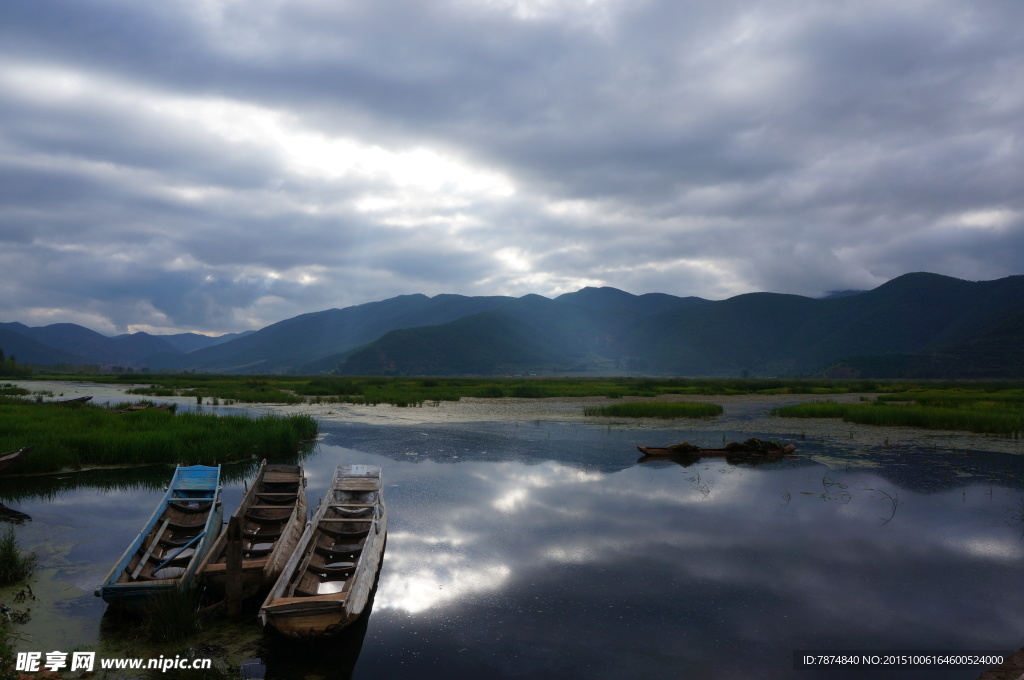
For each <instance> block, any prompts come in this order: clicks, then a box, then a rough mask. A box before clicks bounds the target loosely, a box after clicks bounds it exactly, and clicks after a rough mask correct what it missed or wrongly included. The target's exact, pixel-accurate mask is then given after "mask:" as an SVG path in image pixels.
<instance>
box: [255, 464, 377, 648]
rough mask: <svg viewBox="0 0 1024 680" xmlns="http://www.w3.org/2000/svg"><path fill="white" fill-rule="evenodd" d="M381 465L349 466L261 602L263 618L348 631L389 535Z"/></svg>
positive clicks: (284, 626)
mask: <svg viewBox="0 0 1024 680" xmlns="http://www.w3.org/2000/svg"><path fill="white" fill-rule="evenodd" d="M387 529H388V516H387V509H386V508H385V507H384V497H383V487H382V484H381V470H380V468H379V467H377V466H376V465H343V466H340V467H339V468H338V469H337V470H335V473H334V479H333V480H332V481H331V486H330V488H329V489H328V491H327V493H326V494H325V496H324V499H323V501H322V502H321V503H320V507H319V508H317V511H316V516H315V517H314V518H313V519H312V521H310V522H309V524H307V525H306V530H305V531H304V532H303V534H302V538H301V539H299V545H298V548H296V550H295V553H294V554H293V555H292V557H291V559H290V560H288V564H286V565H285V567H284V571H283V572H282V573H281V577H280V578H279V579H278V580H277V583H275V584H274V587H273V589H272V590H271V591H270V594H269V595H267V599H266V600H265V601H264V602H263V606H262V607H261V608H260V619H261V620H262V621H263V624H264V625H271V626H273V627H274V628H276V629H277V631H278V632H280V633H282V634H283V635H286V636H288V637H294V638H318V637H325V636H328V635H334V634H336V633H339V632H341V631H342V630H343V629H344V628H345V627H346V626H348V625H350V624H351V623H352V622H353V621H355V620H356V619H358V618H359V616H360V615H361V614H362V613H363V610H364V609H365V607H366V603H367V601H368V600H369V597H370V592H371V591H372V589H373V585H374V581H375V580H376V578H377V572H378V570H379V569H380V564H381V559H382V557H383V554H384V543H385V541H386V539H387Z"/></svg>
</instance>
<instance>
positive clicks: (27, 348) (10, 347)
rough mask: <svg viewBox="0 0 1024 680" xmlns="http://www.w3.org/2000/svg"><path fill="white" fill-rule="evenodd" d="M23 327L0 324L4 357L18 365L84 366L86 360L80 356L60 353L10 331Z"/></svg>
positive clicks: (0, 338)
mask: <svg viewBox="0 0 1024 680" xmlns="http://www.w3.org/2000/svg"><path fill="white" fill-rule="evenodd" d="M16 326H22V327H24V328H28V326H24V324H19V323H0V349H2V350H3V351H4V356H5V357H7V358H8V359H10V358H11V357H15V358H16V359H17V360H18V363H19V364H62V363H68V364H84V363H88V360H87V359H86V358H85V357H84V356H81V355H78V354H71V353H70V352H62V351H60V350H59V349H56V348H53V347H50V346H49V345H46V344H44V343H41V342H39V341H37V340H33V339H32V338H30V337H28V336H26V335H24V334H22V333H19V332H18V331H17V330H12V327H16Z"/></svg>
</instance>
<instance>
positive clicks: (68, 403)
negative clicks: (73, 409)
mask: <svg viewBox="0 0 1024 680" xmlns="http://www.w3.org/2000/svg"><path fill="white" fill-rule="evenodd" d="M91 400H92V397H91V396H88V397H75V398H74V399H62V400H60V401H54V402H52V403H54V404H60V405H61V406H75V405H77V404H84V403H85V402H87V401H91Z"/></svg>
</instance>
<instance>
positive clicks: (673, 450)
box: [636, 437, 796, 458]
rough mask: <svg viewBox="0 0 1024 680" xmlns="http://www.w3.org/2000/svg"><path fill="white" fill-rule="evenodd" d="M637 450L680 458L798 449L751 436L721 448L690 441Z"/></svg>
mask: <svg viewBox="0 0 1024 680" xmlns="http://www.w3.org/2000/svg"><path fill="white" fill-rule="evenodd" d="M636 448H637V450H638V451H639V452H640V453H642V454H644V455H645V456H661V457H669V456H675V457H680V458H727V457H728V458H734V457H735V458H743V457H754V458H781V457H783V456H788V455H789V454H791V453H793V452H794V451H796V444H786V445H783V444H781V443H779V442H775V441H764V440H761V439H757V438H755V437H751V438H750V439H748V440H747V441H745V442H743V443H742V444H741V443H739V442H729V443H728V444H726V445H725V446H724V447H723V448H720V449H702V448H700V447H699V446H694V445H693V444H690V443H689V442H681V443H679V444H673V445H672V446H665V447H661V446H637V447H636Z"/></svg>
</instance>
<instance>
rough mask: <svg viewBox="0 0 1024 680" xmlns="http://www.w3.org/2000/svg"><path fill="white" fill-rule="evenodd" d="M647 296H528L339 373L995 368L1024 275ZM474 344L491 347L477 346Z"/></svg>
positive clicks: (352, 362)
mask: <svg viewBox="0 0 1024 680" xmlns="http://www.w3.org/2000/svg"><path fill="white" fill-rule="evenodd" d="M644 297H646V296H630V295H629V294H628V293H623V292H622V291H615V290H614V289H584V290H582V291H579V292H578V293H571V294H568V295H563V296H560V297H559V298H557V299H555V300H547V299H545V298H539V297H538V296H526V297H524V298H520V299H519V300H517V301H515V302H513V303H509V304H508V305H506V306H504V307H502V308H500V309H498V310H494V311H492V312H489V313H487V314H481V315H477V316H474V317H467V318H465V319H462V320H459V321H455V322H453V323H450V324H445V325H443V326H438V327H437V328H435V329H433V330H432V331H431V333H429V334H423V333H417V332H409V333H404V334H400V335H389V336H385V337H384V338H382V339H381V340H380V341H377V342H374V343H371V344H369V345H368V346H367V347H365V348H363V349H362V350H360V351H359V352H357V353H354V354H352V356H350V357H349V358H348V359H347V360H346V361H344V362H342V363H341V364H340V365H339V366H338V368H337V369H336V370H337V372H339V373H361V374H367V373H395V372H407V373H424V374H425V373H431V372H442V373H460V372H472V373H501V372H507V371H510V370H511V371H518V372H522V371H533V370H536V371H558V370H573V369H576V370H579V369H580V368H581V366H589V367H590V368H591V369H592V370H600V369H601V368H604V369H605V370H607V369H608V368H609V367H626V368H632V369H634V370H640V371H644V372H650V373H669V374H675V375H696V376H699V375H740V374H742V373H744V372H746V373H749V374H751V375H786V374H811V373H815V372H818V371H821V370H823V369H824V368H825V367H826V366H828V365H830V364H832V363H835V362H836V361H837V360H839V359H841V358H843V357H851V356H864V355H870V356H894V355H917V354H922V353H935V352H938V351H940V350H943V348H958V349H957V351H958V352H963V351H965V350H964V349H963V348H964V347H968V346H972V345H971V344H970V343H972V342H973V343H980V344H976V345H973V346H976V347H978V348H984V350H985V352H987V354H988V355H989V357H990V361H989V363H990V364H991V366H990V368H989V369H988V370H989V372H990V373H991V372H998V366H1000V365H1009V364H1010V363H1012V360H1011V359H1010V358H1006V357H1004V356H1003V355H1004V354H1006V353H1007V352H1009V351H1011V349H1012V347H1011V345H1012V343H1011V342H1009V341H1007V340H1006V339H1005V338H1006V337H1007V335H1006V332H997V328H998V327H999V325H1000V324H1002V323H1004V322H1005V320H1006V319H1007V318H1008V317H1011V316H1013V315H1015V314H1017V313H1022V312H1024V277H1008V278H1006V279H1000V280H997V281H981V282H969V281H962V280H959V279H954V278H951V277H946V276H940V275H936V274H927V273H917V274H907V275H904V276H901V277H899V278H897V279H894V280H892V281H890V282H888V283H886V284H884V285H882V286H879V287H878V288H876V289H874V290H872V291H867V292H864V293H860V294H858V295H850V296H840V297H833V298H827V299H811V298H805V297H801V296H796V295H782V294H777V293H751V294H747V295H739V296H736V297H733V298H730V299H728V300H722V301H717V302H714V301H704V300H696V299H692V298H671V296H665V298H669V299H665V298H657V299H656V300H652V302H656V304H644V302H645V301H644V300H643V298H644ZM1000 333H1002V334H1000ZM466 338H481V339H483V338H486V339H487V340H486V341H484V340H481V342H480V344H478V345H474V346H473V347H472V351H470V350H469V349H468V348H467V340H466ZM496 338H501V339H507V338H512V339H514V342H512V341H498V340H497V339H496ZM998 338H1003V340H999V341H997V339H998ZM461 355H465V356H472V367H471V369H470V366H469V364H468V363H467V364H466V369H465V370H459V366H460V363H459V356H461ZM425 357H430V360H429V361H427V360H426V359H425Z"/></svg>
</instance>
